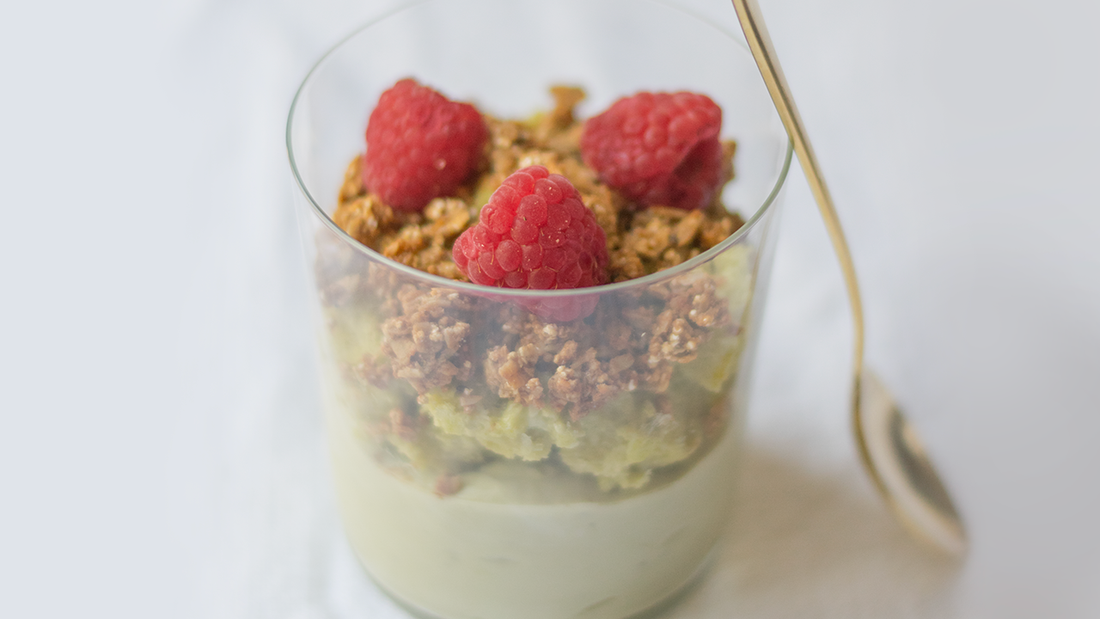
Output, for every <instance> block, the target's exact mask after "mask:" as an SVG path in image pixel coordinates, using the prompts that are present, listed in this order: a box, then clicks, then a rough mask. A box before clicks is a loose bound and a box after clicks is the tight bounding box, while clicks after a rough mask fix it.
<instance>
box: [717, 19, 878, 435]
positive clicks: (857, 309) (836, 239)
mask: <svg viewBox="0 0 1100 619" xmlns="http://www.w3.org/2000/svg"><path fill="white" fill-rule="evenodd" d="M733 7H734V9H736V10H737V17H738V19H739V20H740V21H741V29H742V30H744V31H745V38H746V39H748V43H749V49H750V50H751V51H752V55H753V58H756V62H757V64H758V65H759V66H760V74H761V75H762V76H763V77H764V82H765V83H766V84H767V86H768V92H769V93H771V96H772V100H773V101H774V102H775V108H776V110H777V111H778V112H779V117H780V119H782V121H783V126H784V127H785V128H786V129H787V133H788V135H790V138H791V142H793V143H794V151H795V153H796V154H797V155H798V161H799V162H801V163H802V171H803V172H804V173H805V175H806V181H807V182H808V183H809V185H810V191H811V192H812V193H813V196H814V200H815V201H816V202H817V207H818V209H820V210H821V217H822V218H823V219H824V220H825V228H826V229H827V230H828V231H829V239H830V240H832V242H833V250H834V251H835V252H836V256H837V259H838V260H840V269H841V271H842V272H843V273H844V284H845V286H846V287H847V289H848V302H849V303H850V304H851V306H852V323H853V325H852V327H853V329H854V332H855V337H854V340H855V346H854V348H855V350H854V351H853V361H852V363H853V366H854V372H853V374H854V375H855V377H856V387H857V389H856V393H857V394H858V393H859V389H858V386H859V379H860V376H862V375H863V302H862V301H861V300H860V296H859V282H858V281H857V280H856V270H855V266H854V264H853V263H852V254H851V253H850V252H849V251H848V242H847V241H846V240H845V239H844V232H843V230H841V227H840V218H839V217H837V214H836V208H835V207H834V206H833V198H832V196H830V195H829V188H828V187H827V186H826V185H825V177H824V176H823V175H822V174H821V166H820V165H819V164H818V163H817V157H816V156H815V155H814V151H813V147H811V146H810V141H809V140H808V139H807V138H806V129H805V127H804V126H803V125H802V118H801V117H799V115H798V108H796V107H795V105H794V99H793V98H792V97H791V89H790V88H789V87H788V86H787V80H786V78H784V77H783V69H781V68H780V67H779V61H778V60H777V57H776V55H775V49H774V48H773V47H772V41H771V37H769V36H768V30H767V28H766V27H765V26H764V22H763V21H762V20H761V19H760V17H759V15H760V7H759V6H757V4H756V0H733ZM861 447H862V446H861Z"/></svg>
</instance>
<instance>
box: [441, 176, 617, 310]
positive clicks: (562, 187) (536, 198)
mask: <svg viewBox="0 0 1100 619" xmlns="http://www.w3.org/2000/svg"><path fill="white" fill-rule="evenodd" d="M452 253H453V255H454V261H455V264H456V265H457V266H458V268H459V269H460V270H461V271H462V272H463V273H465V274H466V276H467V277H469V278H470V281H472V282H474V283H476V284H482V285H485V286H497V287H501V288H524V289H529V290H547V289H558V290H561V289H567V288H583V287H587V286H596V285H599V284H604V283H607V237H606V236H605V235H604V231H603V228H601V227H600V226H599V224H597V223H596V216H595V215H593V214H592V211H590V210H588V209H587V208H585V206H584V203H583V202H581V197H580V194H579V193H577V190H576V189H575V188H574V187H573V184H572V183H570V182H569V181H568V180H567V179H566V178H565V177H564V176H561V175H560V174H550V172H549V171H548V170H547V169H546V168H544V167H542V166H531V167H529V168H524V169H522V170H519V171H518V172H516V173H514V174H512V175H511V176H509V177H508V178H506V179H504V183H502V184H501V186H500V188H499V189H497V190H496V191H495V192H494V193H493V195H492V197H491V198H489V203H488V204H486V205H485V206H483V207H482V208H481V214H480V216H479V218H478V223H477V225H475V226H473V227H471V228H468V229H467V230H466V231H465V232H463V233H462V234H461V235H459V237H458V239H456V240H455V244H454V249H453V251H452ZM596 300H597V298H596V297H594V296H593V297H585V298H583V299H581V300H577V299H537V300H533V301H532V302H531V303H530V304H527V305H529V309H531V310H532V311H535V312H536V313H538V314H539V315H542V316H544V317H548V318H551V319H554V320H572V319H574V318H577V317H581V316H587V315H588V314H590V313H591V312H592V310H593V309H594V308H595V306H596V303H595V302H596Z"/></svg>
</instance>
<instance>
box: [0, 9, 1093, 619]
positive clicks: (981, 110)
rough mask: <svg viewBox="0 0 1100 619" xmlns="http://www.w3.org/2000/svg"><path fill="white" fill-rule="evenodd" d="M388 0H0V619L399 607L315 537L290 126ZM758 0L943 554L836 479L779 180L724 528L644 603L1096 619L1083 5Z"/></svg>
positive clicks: (839, 434)
mask: <svg viewBox="0 0 1100 619" xmlns="http://www.w3.org/2000/svg"><path fill="white" fill-rule="evenodd" d="M686 3H687V4H689V5H690V6H692V7H695V8H696V9H697V10H698V11H700V12H702V13H705V14H708V15H712V16H715V17H716V18H717V19H719V20H722V21H724V22H725V23H728V24H731V25H732V24H733V23H734V21H733V14H732V11H733V9H732V7H730V6H729V5H728V4H727V3H726V2H724V1H723V0H713V1H708V0H692V1H690V2H686ZM9 4H14V3H9ZM393 4H394V3H392V2H375V3H367V2H351V1H350V0H349V1H342V0H324V1H320V2H312V3H307V2H304V1H301V0H298V1H294V2H291V1H289V0H284V1H278V2H261V1H259V0H251V1H249V0H240V1H236V2H210V1H206V2H204V1H202V0H173V1H172V2H166V3H139V2H136V1H132V2H128V3H127V2H124V1H122V0H113V1H111V2H108V3H97V4H96V5H94V8H93V5H91V4H88V3H79V2H75V1H73V0H69V1H65V2H60V3H55V4H50V5H47V4H34V3H21V4H20V5H18V6H15V7H8V6H5V8H4V9H2V13H3V15H0V51H2V54H0V58H2V60H0V67H2V78H3V84H4V86H3V93H2V97H0V112H2V114H0V144H2V145H3V148H0V179H2V185H0V186H2V187H3V193H2V194H0V195H2V196H3V201H4V204H3V209H4V210H3V219H2V224H0V424H2V427H0V496H2V497H3V498H2V499H0V501H2V502H0V525H2V527H0V616H4V617H68V616H82V617H116V618H117V617H166V618H171V617H204V618H205V617H263V618H267V617H273V618H274V617H280V618H281V617H286V618H294V619H299V618H313V617H340V618H343V617H349V618H350V617H372V618H373V617H378V618H401V617H404V615H403V614H402V613H401V612H400V611H399V610H397V609H396V608H394V607H393V605H392V604H390V603H389V602H388V601H386V600H385V599H384V598H382V597H380V595H379V594H378V593H377V591H375V590H374V589H373V588H372V587H371V585H369V584H368V583H366V582H365V581H364V580H363V578H362V576H361V574H360V572H359V570H358V567H357V566H356V565H355V563H354V562H353V560H352V558H351V557H350V553H349V551H348V549H347V547H346V545H345V543H344V541H343V538H342V537H341V533H340V532H339V530H338V528H337V526H336V523H335V520H334V516H333V510H332V507H331V492H330V489H329V486H328V485H327V484H328V482H327V478H326V476H325V474H326V471H325V464H324V460H323V452H322V447H321V443H320V434H319V428H318V425H319V414H318V412H317V402H316V385H315V379H314V376H313V373H312V365H311V363H312V361H311V360H312V358H311V355H312V349H311V342H310V341H309V332H308V328H307V326H306V322H305V319H304V316H303V313H304V305H303V300H302V297H303V294H304V292H303V291H304V284H303V281H302V280H303V276H304V267H303V264H302V260H301V256H300V249H299V246H298V240H297V236H296V234H297V232H296V230H295V228H294V220H293V214H292V212H291V205H290V198H289V181H288V180H287V165H286V163H285V153H284V147H283V123H284V120H285V114H286V111H287V108H288V106H289V102H290V98H291V96H292V94H293V90H294V88H295V86H296V85H297V83H298V81H300V79H301V78H302V76H303V75H304V73H305V71H306V70H307V68H308V66H309V65H310V64H311V63H312V62H313V60H314V59H315V58H316V57H317V56H318V55H319V54H320V53H321V52H322V51H323V50H324V49H326V48H327V47H328V46H329V45H330V44H331V43H332V42H333V41H335V40H336V39H337V38H338V37H340V36H342V35H343V34H344V33H346V32H347V31H348V30H350V28H351V27H352V26H353V25H355V24H358V23H360V22H362V21H363V20H364V19H365V18H366V17H369V16H371V15H374V14H377V13H379V12H380V11H381V10H383V9H384V8H385V7H387V6H391V5H393ZM761 4H762V5H763V9H764V12H765V15H766V17H767V19H768V23H769V26H770V28H771V30H772V35H773V38H774V39H775V44H776V48H777V49H778V50H779V54H780V57H781V59H782V61H783V63H784V67H785V69H786V72H787V77H788V80H789V81H790V83H791V85H792V87H793V88H794V91H795V95H796V97H797V100H798V102H799V105H800V107H801V110H802V114H803V117H804V120H805V121H806V123H807V125H808V126H809V128H810V133H811V136H812V138H813V139H814V144H815V147H816V148H817V151H818V155H819V157H820V158H821V160H822V162H823V165H824V167H825V171H826V174H827V176H828V178H829V179H830V181H831V183H832V189H833V193H834V196H835V198H836V200H837V203H838V208H839V210H840V213H841V217H842V219H843V220H844V221H845V224H846V228H847V231H848V234H849V240H850V242H851V244H852V246H853V248H854V253H855V259H856V262H857V267H858V269H859V271H860V274H861V276H862V283H863V287H864V290H865V295H866V300H865V302H866V306H867V313H868V323H869V349H870V351H869V352H870V360H871V362H872V363H873V364H874V365H875V367H876V368H878V369H879V370H880V372H881V373H882V374H883V375H884V377H885V378H886V379H887V382H888V384H890V385H891V387H892V388H893V389H894V390H895V391H896V393H897V395H898V396H899V397H900V399H901V400H902V402H903V403H904V404H905V406H906V408H907V409H908V412H909V414H910V416H911V418H912V420H913V421H914V422H915V423H916V424H917V425H918V426H919V428H920V431H921V433H922V434H923V437H924V439H925V443H927V445H928V447H929V448H930V450H931V452H932V454H933V455H934V457H935V460H936V462H937V463H938V465H939V467H940V470H941V473H942V474H943V475H944V477H945V478H946V481H947V483H948V485H949V487H950V488H951V490H952V491H953V493H954V495H955V497H956V500H957V502H958V504H959V506H960V509H961V510H962V512H963V514H964V516H965V517H966V520H967V524H968V527H969V530H970V534H971V537H972V549H971V552H970V554H969V556H968V557H967V558H966V559H965V560H964V561H963V562H961V563H959V564H952V563H950V562H945V561H943V560H940V559H937V558H936V557H935V556H934V555H931V554H929V553H927V552H925V551H924V550H923V549H921V548H920V547H918V546H916V545H915V544H914V543H912V542H910V541H909V539H908V538H907V537H906V536H905V534H904V533H903V532H902V531H901V530H900V529H899V528H898V526H897V525H895V524H894V522H893V521H892V520H891V519H890V518H889V516H888V515H887V513H886V512H885V510H884V508H883V507H881V506H880V505H879V503H878V502H877V499H876V498H875V496H874V495H873V494H872V492H871V490H870V487H869V484H868V483H867V481H866V480H865V479H864V478H863V477H862V476H861V473H860V471H859V469H858V467H857V464H856V461H855V459H854V456H853V452H852V446H851V442H850V440H849V438H848V435H847V425H846V420H845V407H846V401H847V394H846V393H845V385H846V380H847V378H846V373H847V371H848V370H847V367H848V365H847V364H848V359H849V351H848V346H849V343H848V338H849V327H848V324H847V320H848V315H847V309H846V306H845V301H844V296H843V291H842V287H841V282H840V277H839V272H838V269H837V268H836V266H835V265H834V262H833V259H832V257H831V254H830V250H829V247H828V244H827V240H826V237H825V234H824V231H823V228H822V226H821V224H820V222H819V220H818V218H817V215H816V212H815V210H814V207H813V205H812V203H811V200H810V197H809V193H808V191H807V189H806V187H805V183H804V180H803V179H802V178H801V176H800V175H799V174H797V173H796V174H795V176H794V178H792V180H791V182H790V186H789V191H788V194H787V202H786V211H785V214H784V216H783V219H782V229H781V234H780V237H781V239H780V245H779V248H778V253H777V258H776V268H775V272H774V275H773V285H772V295H771V299H770V300H769V308H768V312H767V315H766V317H765V334H764V338H763V341H762V343H761V355H760V358H759V371H758V375H757V378H758V381H757V389H756V397H755V401H754V404H753V411H752V417H751V422H750V436H749V453H748V466H747V467H746V472H745V476H744V479H743V485H742V489H741V493H742V505H743V508H742V509H741V510H740V511H739V512H737V513H736V514H734V515H733V516H732V518H733V520H734V524H735V527H736V529H735V530H736V534H735V535H734V536H733V537H732V539H731V540H730V543H729V544H728V545H727V546H726V547H725V548H724V550H723V554H722V556H721V558H720V560H719V561H718V563H717V564H716V565H715V567H714V569H713V570H712V572H711V573H710V575H709V577H708V578H707V580H706V581H704V583H703V584H702V585H701V586H700V587H699V588H698V589H697V590H695V591H694V592H692V594H691V595H689V596H688V598H687V599H686V600H685V601H684V602H683V603H682V604H681V605H680V606H678V607H676V608H674V609H673V610H672V611H671V613H670V614H669V617H673V618H676V619H687V618H702V617H706V618H711V617H713V618H725V617H732V616H738V617H802V616H818V617H996V618H1003V617H1034V616H1051V617H1095V616H1100V534H1098V533H1097V530H1096V525H1095V523H1096V522H1100V498H1098V490H1097V488H1098V486H1100V485H1098V484H1097V482H1096V479H1095V477H1096V475H1097V473H1098V472H1100V450H1098V449H1097V448H1096V443H1095V441H1096V437H1098V436H1100V414H1098V413H1100V405H1098V404H1097V402H1098V401H1100V381H1098V380H1097V379H1096V376H1097V375H1098V374H1100V321H1098V320H1097V317H1098V316H1100V243H1098V240H1100V199H1098V196H1100V193H1098V190H1097V189H1096V187H1095V179H1096V177H1097V172H1096V170H1098V169H1100V155H1097V150H1096V144H1098V143H1100V120H1098V116H1097V115H1096V113H1095V111H1096V110H1097V109H1100V92H1098V81H1097V80H1096V79H1095V75H1096V59H1097V58H1098V57H1100V43H1097V42H1096V41H1097V40H1098V39H1097V38H1096V37H1095V35H1094V30H1095V27H1096V24H1097V23H1100V5H1097V4H1096V3H1089V2H1073V1H1071V0H1056V1H1054V2H1050V3H1045V4H1043V5H1042V10H1041V12H1038V9H1035V8H1033V7H1032V5H1031V4H1028V3H1025V2H1023V1H1022V0H1011V1H1009V2H1000V3H995V2H990V1H986V2H981V1H978V0H962V1H949V0H933V1H931V2H923V3H882V2H874V1H873V0H837V1H834V2H828V3H826V2H812V1H810V0H761ZM550 7H552V4H551V3H549V2H548V10H552V8H550ZM563 36H565V35H563Z"/></svg>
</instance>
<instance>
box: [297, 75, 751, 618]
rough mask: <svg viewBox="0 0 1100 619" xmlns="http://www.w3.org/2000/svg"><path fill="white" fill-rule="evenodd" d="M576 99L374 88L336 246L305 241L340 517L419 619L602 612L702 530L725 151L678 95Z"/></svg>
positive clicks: (747, 296)
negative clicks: (541, 104)
mask: <svg viewBox="0 0 1100 619" xmlns="http://www.w3.org/2000/svg"><path fill="white" fill-rule="evenodd" d="M584 97H585V93H584V91H583V90H581V89H580V88H577V87H568V86H558V87H553V88H551V89H550V96H549V97H547V103H548V105H547V106H546V109H545V111H543V112H541V113H538V114H535V115H533V116H531V117H529V118H524V119H500V118H496V117H494V116H492V115H490V114H489V113H486V112H484V111H483V110H480V109H478V108H477V107H475V106H474V105H472V104H470V103H464V102H458V101H453V100H451V99H449V98H448V97H447V96H445V94H443V93H440V92H437V91H436V90H434V89H433V88H431V87H429V86H427V85H423V84H420V83H419V82H417V81H416V80H414V79H411V78H406V79H402V80H400V81H398V82H397V83H396V84H394V85H393V86H392V87H390V88H389V89H387V90H386V91H385V92H383V93H382V95H381V97H380V98H379V99H378V101H377V104H376V105H375V106H374V108H373V110H372V111H371V113H370V116H369V120H368V123H367V126H366V131H365V134H366V135H365V137H366V140H365V146H364V148H363V150H362V152H361V153H360V154H358V155H357V156H356V157H355V158H354V160H352V161H350V162H349V163H348V164H347V168H346V172H345V174H344V179H343V183H342V186H341V187H340V190H339V194H338V198H337V204H336V206H335V210H334V211H333V212H332V215H331V221H332V222H333V223H334V224H335V225H336V226H338V227H339V229H340V230H341V231H342V232H343V233H345V234H346V236H344V235H338V234H334V233H333V231H332V230H330V229H327V228H326V229H321V230H320V231H319V232H318V233H317V235H316V238H315V244H316V248H317V252H316V257H315V263H314V271H315V273H314V275H315V279H316V282H317V289H318V291H319V293H320V299H321V307H322V314H323V322H324V334H323V336H322V338H321V339H322V343H323V354H322V361H323V375H324V377H325V380H326V391H327V394H328V402H327V406H326V411H327V420H326V421H327V427H328V433H329V439H330V451H331V455H332V459H333V466H334V474H335V480H336V486H337V494H338V498H339V502H340V511H341V515H342V518H343V521H344V525H345V528H346V529H347V531H348V535H349V538H350V540H351V543H352V545H353V547H354V549H355V551H356V553H357V554H358V556H359V558H360V559H361V561H362V562H363V564H364V566H365V567H366V568H367V570H368V572H369V573H370V574H371V575H372V576H373V577H374V578H375V579H376V580H377V581H378V582H379V583H380V584H381V585H382V586H383V587H384V588H385V589H387V590H388V591H389V592H391V593H392V594H393V595H394V596H395V597H396V598H398V599H399V600H402V601H404V602H406V603H407V604H409V605H410V606H412V607H414V608H416V609H418V610H420V611H421V612H425V613H427V614H429V615H432V616H440V617H446V618H455V619H458V618H462V619H474V618H487V619H505V618H515V617H524V618H527V619H543V618H545V619H552V618H559V617H592V618H615V617H622V616H626V615H628V614H631V613H634V612H637V611H640V610H642V609H644V608H647V607H649V606H651V605H652V604H654V603H655V602H657V601H659V600H661V599H663V598H665V597H667V596H668V595H670V594H671V593H672V592H674V591H676V590H677V589H679V588H680V587H681V586H682V585H683V584H684V583H685V582H686V581H687V580H688V579H690V577H691V576H692V575H693V574H694V573H695V572H696V571H697V570H698V569H699V567H700V566H701V565H702V564H703V561H704V558H705V557H706V555H707V554H708V552H709V551H710V549H711V548H712V547H713V546H714V543H715V541H716V539H717V538H718V536H719V534H720V533H721V530H722V528H723V525H724V523H725V521H726V520H727V519H728V514H729V510H730V507H731V498H732V490H733V479H732V478H733V472H734V461H735V459H736V457H737V450H738V445H739V441H738V432H739V424H740V419H741V416H742V415H743V410H744V402H743V391H744V389H743V382H744V380H743V376H742V373H741V372H739V367H740V364H741V360H742V357H743V356H744V350H745V347H746V339H747V338H746V336H747V334H748V333H749V330H748V326H749V324H750V322H751V321H752V319H753V316H752V315H751V313H752V312H751V311H750V310H751V308H752V306H753V304H752V300H753V289H754V285H755V277H756V267H757V265H758V263H759V256H758V255H757V254H756V252H757V249H756V248H755V247H754V246H753V245H752V244H751V243H747V242H743V243H734V242H731V241H730V237H731V235H734V234H735V233H737V232H738V231H739V230H740V229H741V228H742V226H744V224H745V222H744V221H743V220H742V218H741V217H740V216H739V215H738V214H737V213H735V212H732V211H731V210H729V209H727V207H726V206H725V205H724V204H723V202H722V200H721V194H722V190H723V187H725V186H726V184H727V183H728V182H730V180H731V179H732V178H734V168H733V164H732V161H733V158H734V154H735V151H736V145H735V143H734V142H733V141H731V140H723V139H722V138H721V137H720V135H721V129H722V110H721V109H720V108H719V106H718V105H717V104H716V103H715V102H714V101H712V100H711V99H710V98H709V97H708V96H706V95H705V94H702V93H697V92H684V91H680V92H637V93H632V94H627V96H624V97H622V98H620V99H619V100H617V101H615V102H614V103H613V104H611V105H610V106H609V107H607V108H606V109H604V110H602V111H601V112H599V113H598V114H595V115H593V116H591V117H589V118H585V119H582V118H579V117H578V115H577V114H576V111H575V110H576V106H577V104H578V103H579V102H581V101H582V100H583V99H584ZM352 239H353V240H352Z"/></svg>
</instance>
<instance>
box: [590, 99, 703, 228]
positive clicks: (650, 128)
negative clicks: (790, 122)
mask: <svg viewBox="0 0 1100 619" xmlns="http://www.w3.org/2000/svg"><path fill="white" fill-rule="evenodd" d="M721 127H722V108H720V107H718V104H716V103H715V102H714V101H712V100H711V99H710V97H707V96H706V95H700V94H696V93H691V92H676V93H667V92H658V93H650V92H641V93H638V94H636V95H634V96H632V97H624V98H622V99H619V100H618V101H616V102H615V103H614V104H612V106H611V107H609V108H607V110H606V111H605V112H604V113H602V114H600V115H599V116H595V117H593V118H591V119H589V120H588V122H586V123H585V124H584V134H583V135H582V136H581V154H582V155H583V156H584V161H585V163H587V164H588V165H589V166H590V167H592V168H593V169H595V170H596V172H598V173H599V175H600V178H601V179H602V180H603V181H604V182H605V183H607V184H608V185H611V186H612V187H614V188H615V189H617V190H618V191H619V192H620V193H622V194H623V195H624V196H625V197H626V198H627V199H628V200H632V201H634V202H637V203H638V204H640V205H643V206H649V205H654V204H660V205H664V206H675V207H677V208H682V209H694V208H701V207H704V206H706V205H707V204H709V203H710V201H711V199H712V198H714V194H715V192H716V191H717V190H718V185H719V183H720V182H721V180H722V145H721V144H720V143H719V142H718V131H719V130H720V129H721Z"/></svg>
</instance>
